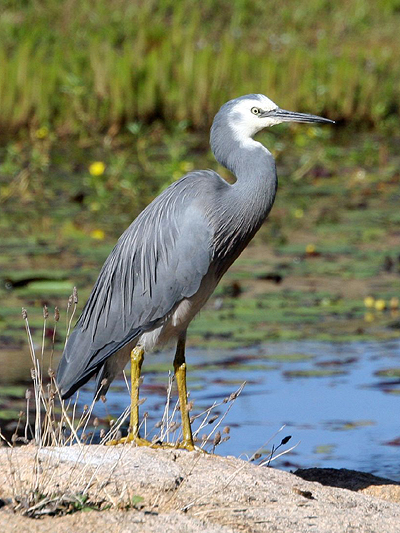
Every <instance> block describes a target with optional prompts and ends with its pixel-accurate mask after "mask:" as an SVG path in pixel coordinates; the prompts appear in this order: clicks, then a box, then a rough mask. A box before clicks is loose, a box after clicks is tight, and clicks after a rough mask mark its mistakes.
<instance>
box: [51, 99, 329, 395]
mask: <svg viewBox="0 0 400 533" xmlns="http://www.w3.org/2000/svg"><path fill="white" fill-rule="evenodd" d="M254 106H256V107H254ZM255 109H258V111H259V112H257V113H255V112H254V110H255ZM278 111H281V110H280V109H279V108H278V107H277V106H276V105H275V104H274V103H273V102H271V100H269V99H268V98H266V97H265V96H263V95H248V96H245V97H241V98H238V99H236V100H233V101H231V102H228V103H227V104H225V105H224V106H223V107H222V108H221V110H220V111H219V113H218V114H217V115H216V117H215V119H214V123H213V126H212V129H211V148H212V151H213V152H214V155H215V157H216V159H217V161H219V162H220V163H221V164H222V165H224V166H225V167H226V168H228V169H229V170H230V171H231V172H232V173H233V174H234V175H235V177H236V182H235V183H234V184H233V185H230V184H229V183H227V182H226V181H225V180H224V179H222V178H221V177H220V176H219V175H218V174H216V173H215V172H213V171H196V172H191V173H189V174H187V175H186V176H184V177H183V178H181V179H180V180H179V181H177V182H175V183H173V184H172V185H171V186H170V187H168V188H167V189H166V190H165V191H164V192H163V193H162V194H160V195H159V196H158V197H157V198H156V199H155V200H154V201H153V202H152V203H151V204H149V205H148V206H147V208H146V209H144V211H143V212H142V213H141V214H140V215H139V216H138V217H137V218H136V220H134V222H133V223H132V224H131V226H130V227H129V228H128V229H127V230H126V231H125V232H124V233H123V235H122V236H121V237H120V239H119V241H118V243H117V245H116V246H115V248H114V249H113V251H112V252H111V254H110V256H109V257H108V259H107V260H106V262H105V264H104V266H103V268H102V270H101V272H100V275H99V277H98V280H97V282H96V284H95V286H94V288H93V290H92V293H91V295H90V297H89V300H88V302H87V303H86V306H85V308H84V310H83V312H82V315H81V316H80V318H79V320H78V322H77V324H76V326H75V329H74V331H73V332H72V334H71V335H70V337H69V339H68V342H67V345H66V348H65V350H64V353H63V357H62V360H61V362H60V365H59V368H58V372H57V383H58V386H59V389H60V391H61V394H62V396H63V397H64V398H67V397H69V396H70V395H71V394H73V393H74V392H75V391H76V390H77V389H78V388H79V387H80V386H82V385H83V384H84V383H85V382H87V381H88V380H89V379H90V377H91V376H93V375H95V374H96V375H97V391H98V392H99V393H101V394H104V393H105V392H106V391H107V389H108V387H109V385H110V383H111V381H112V380H113V379H114V377H115V376H116V374H117V373H118V372H119V371H120V370H122V369H123V367H124V366H125V365H126V363H127V362H128V360H129V354H130V352H131V350H132V348H133V347H134V346H136V345H138V346H141V347H143V349H144V352H148V351H151V350H153V349H154V348H156V347H159V346H160V345H162V344H164V343H166V342H168V341H170V340H171V339H176V340H178V339H183V341H184V339H185V335H186V330H187V327H188V325H189V323H190V322H191V320H192V319H193V318H194V316H195V315H196V314H197V313H198V311H199V310H200V309H201V307H202V306H203V305H204V303H205V302H206V301H207V299H208V298H209V297H210V295H211V294H212V293H213V291H214V289H215V287H216V285H217V284H218V282H219V280H220V279H221V277H222V276H223V274H224V273H225V272H226V270H227V269H228V268H229V266H230V265H231V264H232V263H233V261H234V260H235V259H236V258H237V257H238V256H239V254H240V253H241V252H242V251H243V250H244V248H245V247H246V246H247V244H248V243H249V241H250V240H251V239H252V238H253V236H254V234H255V233H256V232H257V230H258V229H259V228H260V226H261V224H262V223H263V222H264V220H265V219H266V217H267V215H268V213H269V211H270V210H271V207H272V205H273V202H274V199H275V195H276V189H277V177H276V169H275V162H274V159H273V157H272V155H271V154H270V152H269V151H268V150H267V149H266V148H265V147H264V146H263V145H261V144H260V143H258V142H257V141H254V140H253V138H252V136H253V135H254V134H255V133H256V132H257V131H259V130H260V129H262V128H264V127H267V126H269V125H273V124H276V123H279V122H282V121H286V119H281V118H280V117H279V118H276V115H277V113H278ZM286 113H288V112H286ZM296 115H297V116H298V117H297V121H306V120H305V119H304V117H313V118H312V119H310V120H308V121H309V122H317V121H319V122H329V121H328V120H327V119H321V118H320V117H314V116H312V115H300V114H296ZM299 117H300V118H299ZM257 119H258V121H257Z"/></svg>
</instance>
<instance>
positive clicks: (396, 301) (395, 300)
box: [390, 296, 399, 309]
mask: <svg viewBox="0 0 400 533" xmlns="http://www.w3.org/2000/svg"><path fill="white" fill-rule="evenodd" d="M398 307H399V299H398V298H397V297H396V296H393V298H391V299H390V308H391V309H398Z"/></svg>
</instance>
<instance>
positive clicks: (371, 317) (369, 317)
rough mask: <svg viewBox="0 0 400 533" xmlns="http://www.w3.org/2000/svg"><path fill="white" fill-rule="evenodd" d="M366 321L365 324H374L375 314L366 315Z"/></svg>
mask: <svg viewBox="0 0 400 533" xmlns="http://www.w3.org/2000/svg"><path fill="white" fill-rule="evenodd" d="M364 320H365V322H373V321H374V320H375V316H374V313H370V312H369V311H368V313H365V315H364Z"/></svg>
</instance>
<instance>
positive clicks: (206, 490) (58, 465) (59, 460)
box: [0, 445, 400, 533]
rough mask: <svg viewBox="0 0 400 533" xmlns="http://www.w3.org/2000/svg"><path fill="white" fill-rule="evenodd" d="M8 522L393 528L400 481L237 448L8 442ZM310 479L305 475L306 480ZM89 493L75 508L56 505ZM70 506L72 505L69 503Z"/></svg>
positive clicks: (63, 528) (136, 527)
mask: <svg viewBox="0 0 400 533" xmlns="http://www.w3.org/2000/svg"><path fill="white" fill-rule="evenodd" d="M0 466H1V469H0V498H1V501H0V505H2V507H1V509H0V528H1V529H2V531H4V532H7V533H8V532H14V531H15V532H21V531H29V532H49V533H50V532H51V533H55V532H57V533H58V532H59V533H64V532H72V531H79V530H81V529H84V531H85V532H95V531H96V532H98V531H100V530H101V531H103V530H104V529H105V527H109V528H110V530H111V529H112V532H113V533H130V532H132V533H136V532H138V533H139V532H140V533H143V532H144V533H147V532H149V533H152V532H154V533H156V532H157V533H159V532H171V533H172V532H174V533H180V532H182V533H183V532H193V533H197V532H200V531H201V532H207V533H214V532H215V533H217V532H218V533H223V532H224V533H228V532H239V531H244V532H252V533H253V532H254V533H255V532H260V533H261V532H285V533H291V532H293V533H303V532H318V533H325V532H326V533H328V532H329V533H336V532H337V533H339V532H340V533H343V532H346V533H355V532H363V533H372V532H376V533H378V532H379V533H390V532H393V533H394V532H396V533H397V532H398V531H399V530H400V526H399V524H400V484H398V483H395V482H392V481H390V480H384V479H381V478H376V477H374V476H371V475H369V474H362V473H359V472H354V471H347V470H334V469H309V470H302V471H298V473H297V474H298V475H295V474H291V473H288V472H283V471H279V470H275V469H272V468H266V467H259V466H257V465H254V464H252V463H247V462H244V461H242V460H239V459H235V458H231V457H227V458H224V457H219V456H216V455H206V454H204V453H197V452H192V453H189V452H186V451H183V450H173V449H170V450H163V449H157V450H154V449H150V448H137V447H134V446H129V445H128V446H115V447H104V446H85V447H79V446H73V447H64V448H44V449H42V450H40V451H38V450H37V449H36V448H35V447H34V446H32V447H31V446H26V447H23V448H18V449H6V448H1V449H0ZM303 478H304V479H303ZM85 490H86V491H87V493H88V497H89V498H88V501H87V502H86V505H89V503H90V504H91V505H93V506H94V507H97V508H101V509H103V510H102V511H99V510H80V511H78V512H75V513H74V514H69V515H65V516H48V515H47V514H46V513H47V512H48V511H51V510H53V509H54V508H55V507H57V506H58V507H60V506H62V505H65V504H63V503H62V502H61V501H60V498H59V495H62V494H64V495H65V498H64V500H65V499H66V500H68V501H72V500H73V498H74V495H75V496H76V494H78V493H81V492H83V491H85ZM34 491H36V492H37V493H38V494H39V493H40V494H51V495H55V496H56V497H55V498H54V499H53V501H52V502H48V503H47V504H46V505H43V506H40V505H39V506H38V507H37V509H36V512H37V513H39V514H40V513H44V514H43V515H42V517H41V518H37V519H33V518H29V517H26V516H23V515H22V514H21V512H16V511H14V510H13V506H14V505H15V499H18V500H20V501H21V502H22V505H21V507H22V508H25V509H26V508H27V507H29V503H28V502H27V501H26V498H27V496H29V494H32V493H33V492H34ZM67 506H68V504H67Z"/></svg>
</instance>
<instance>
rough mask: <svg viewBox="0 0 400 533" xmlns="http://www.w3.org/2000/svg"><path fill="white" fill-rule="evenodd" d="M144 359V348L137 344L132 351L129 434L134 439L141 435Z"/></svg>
mask: <svg viewBox="0 0 400 533" xmlns="http://www.w3.org/2000/svg"><path fill="white" fill-rule="evenodd" d="M143 359H144V349H143V348H142V347H141V346H135V348H133V350H132V351H131V418H130V424H129V435H132V438H133V439H137V438H138V437H139V381H140V373H141V370H142V364H143Z"/></svg>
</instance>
